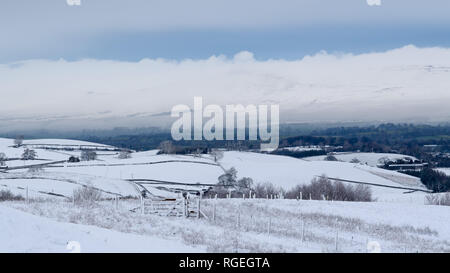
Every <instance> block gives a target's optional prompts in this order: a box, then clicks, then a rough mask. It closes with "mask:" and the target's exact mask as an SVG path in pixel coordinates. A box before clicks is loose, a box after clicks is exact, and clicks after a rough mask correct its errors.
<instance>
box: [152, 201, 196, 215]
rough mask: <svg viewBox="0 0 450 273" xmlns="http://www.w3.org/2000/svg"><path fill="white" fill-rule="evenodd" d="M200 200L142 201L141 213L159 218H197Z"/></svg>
mask: <svg viewBox="0 0 450 273" xmlns="http://www.w3.org/2000/svg"><path fill="white" fill-rule="evenodd" d="M199 205H200V198H187V199H185V198H181V199H163V200H144V201H143V212H144V213H145V214H156V215H160V216H185V217H198V216H199V210H200V206H199Z"/></svg>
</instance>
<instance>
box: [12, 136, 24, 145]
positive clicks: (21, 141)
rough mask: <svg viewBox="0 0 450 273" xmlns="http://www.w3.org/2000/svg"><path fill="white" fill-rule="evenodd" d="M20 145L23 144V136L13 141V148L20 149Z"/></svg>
mask: <svg viewBox="0 0 450 273" xmlns="http://www.w3.org/2000/svg"><path fill="white" fill-rule="evenodd" d="M22 144H23V136H17V137H16V138H15V139H14V146H15V147H20V146H22Z"/></svg>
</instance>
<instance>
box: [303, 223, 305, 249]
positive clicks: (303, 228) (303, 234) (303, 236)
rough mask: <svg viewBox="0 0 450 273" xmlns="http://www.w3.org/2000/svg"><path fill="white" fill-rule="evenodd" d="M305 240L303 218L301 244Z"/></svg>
mask: <svg viewBox="0 0 450 273" xmlns="http://www.w3.org/2000/svg"><path fill="white" fill-rule="evenodd" d="M304 241H305V220H303V221H302V244H303V242H304Z"/></svg>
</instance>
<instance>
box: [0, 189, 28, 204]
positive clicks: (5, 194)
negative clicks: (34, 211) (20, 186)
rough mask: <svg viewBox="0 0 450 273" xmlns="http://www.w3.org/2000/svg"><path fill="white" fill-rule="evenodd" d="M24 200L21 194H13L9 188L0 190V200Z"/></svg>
mask: <svg viewBox="0 0 450 273" xmlns="http://www.w3.org/2000/svg"><path fill="white" fill-rule="evenodd" d="M19 200H24V198H23V197H22V196H21V195H15V194H13V193H12V192H11V191H9V190H1V191H0V202H3V201H19Z"/></svg>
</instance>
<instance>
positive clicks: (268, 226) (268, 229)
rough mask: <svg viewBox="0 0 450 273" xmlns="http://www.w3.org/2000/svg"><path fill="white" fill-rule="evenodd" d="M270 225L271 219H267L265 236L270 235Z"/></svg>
mask: <svg viewBox="0 0 450 273" xmlns="http://www.w3.org/2000/svg"><path fill="white" fill-rule="evenodd" d="M271 225H272V217H269V223H267V234H268V235H270V226H271Z"/></svg>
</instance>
